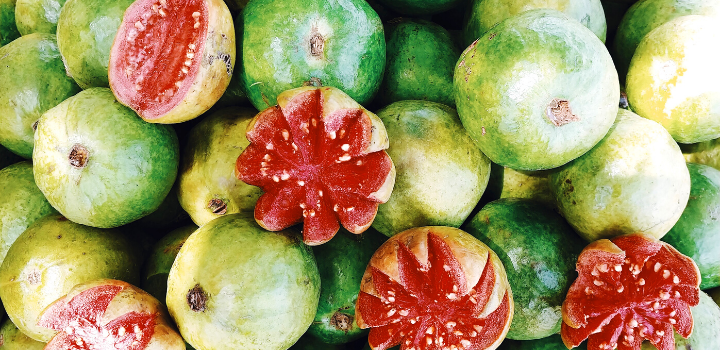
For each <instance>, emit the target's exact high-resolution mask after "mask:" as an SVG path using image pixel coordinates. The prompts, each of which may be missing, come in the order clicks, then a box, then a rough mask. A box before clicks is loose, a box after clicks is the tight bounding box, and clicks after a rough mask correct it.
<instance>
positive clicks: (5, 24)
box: [0, 0, 20, 47]
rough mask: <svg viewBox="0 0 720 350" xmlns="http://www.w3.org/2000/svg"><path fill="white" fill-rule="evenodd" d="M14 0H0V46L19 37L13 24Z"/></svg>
mask: <svg viewBox="0 0 720 350" xmlns="http://www.w3.org/2000/svg"><path fill="white" fill-rule="evenodd" d="M15 1H16V0H0V47H3V46H5V45H7V44H9V43H10V42H11V41H13V40H15V39H17V38H19V37H20V32H18V30H17V26H15Z"/></svg>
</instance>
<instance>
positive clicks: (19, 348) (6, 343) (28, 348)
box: [0, 318, 45, 350]
mask: <svg viewBox="0 0 720 350" xmlns="http://www.w3.org/2000/svg"><path fill="white" fill-rule="evenodd" d="M0 339H1V340H2V341H0V349H1V350H43V348H45V343H42V342H39V341H36V340H33V339H32V338H30V337H28V336H27V335H25V334H23V332H20V330H19V329H18V328H17V327H15V325H14V324H13V323H12V320H11V319H9V318H8V319H6V320H5V321H4V322H3V323H2V325H0Z"/></svg>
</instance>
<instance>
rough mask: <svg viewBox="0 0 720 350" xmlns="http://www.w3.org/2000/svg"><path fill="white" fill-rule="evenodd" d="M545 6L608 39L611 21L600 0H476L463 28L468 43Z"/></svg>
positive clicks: (603, 40) (473, 1) (601, 38)
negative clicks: (495, 27)
mask: <svg viewBox="0 0 720 350" xmlns="http://www.w3.org/2000/svg"><path fill="white" fill-rule="evenodd" d="M543 8H544V9H554V10H557V11H560V12H562V13H564V14H565V15H566V16H568V17H569V18H572V19H574V20H576V21H578V22H580V23H582V24H583V25H584V26H585V27H587V28H588V29H590V30H591V31H592V32H593V33H595V35H596V36H597V37H598V38H599V39H600V40H601V41H602V42H605V36H606V34H607V24H606V23H605V11H604V10H603V7H602V4H601V3H600V0H531V1H528V0H472V4H471V8H470V9H469V10H468V13H467V14H466V16H467V18H468V19H467V21H466V23H465V26H464V28H463V32H464V35H465V45H470V44H471V43H472V42H473V41H475V39H477V38H479V37H481V36H483V34H485V33H486V32H487V31H489V30H490V28H492V27H494V26H495V25H496V24H498V23H500V22H502V21H503V20H504V19H507V18H510V17H513V16H515V15H517V14H520V13H522V12H525V11H528V10H533V9H543Z"/></svg>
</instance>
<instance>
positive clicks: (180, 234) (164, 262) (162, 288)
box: [141, 225, 198, 304]
mask: <svg viewBox="0 0 720 350" xmlns="http://www.w3.org/2000/svg"><path fill="white" fill-rule="evenodd" d="M197 229H198V227H197V226H195V225H187V226H183V227H180V228H177V229H175V230H172V231H170V233H168V234H167V235H165V237H163V238H162V239H160V240H159V241H157V243H155V245H154V246H153V249H152V252H151V254H150V256H149V257H148V258H147V261H146V262H145V273H144V276H143V281H142V283H141V286H142V289H143V290H145V291H147V292H148V293H150V295H152V296H154V297H155V298H157V299H158V300H160V302H161V303H162V304H165V299H166V296H167V279H168V274H169V273H170V268H171V267H172V264H173V262H175V257H176V256H177V254H178V252H180V248H182V246H183V244H185V241H186V240H187V238H188V237H190V235H191V234H192V233H193V232H195V231H196V230H197Z"/></svg>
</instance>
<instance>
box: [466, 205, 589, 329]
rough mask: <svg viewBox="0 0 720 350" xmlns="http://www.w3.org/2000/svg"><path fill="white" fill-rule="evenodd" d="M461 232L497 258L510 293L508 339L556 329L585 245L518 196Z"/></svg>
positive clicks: (481, 215) (480, 215) (540, 207)
mask: <svg viewBox="0 0 720 350" xmlns="http://www.w3.org/2000/svg"><path fill="white" fill-rule="evenodd" d="M463 228H464V229H465V230H466V231H467V232H468V233H470V234H471V235H473V236H474V237H475V238H477V239H479V240H481V241H482V242H483V243H485V244H487V245H488V247H490V249H492V250H493V251H494V252H495V253H497V254H498V257H499V258H500V260H501V261H502V262H503V265H504V266H505V272H506V273H507V276H508V281H509V282H510V287H511V288H512V290H513V302H514V304H515V308H514V309H515V314H514V315H513V322H512V324H511V325H510V330H509V331H508V334H507V337H508V338H509V339H516V340H529V339H540V338H545V337H548V336H550V335H552V334H555V333H557V332H559V331H560V324H561V323H562V312H561V310H560V309H561V307H562V303H563V300H564V299H565V294H566V293H567V291H568V289H569V288H570V284H571V283H572V281H573V278H574V277H575V273H574V272H573V271H574V268H575V263H576V262H577V257H578V255H580V251H581V250H582V248H583V247H584V246H585V243H584V242H583V241H582V239H580V237H578V236H577V234H576V233H575V232H573V230H572V228H571V227H570V225H568V224H567V222H565V220H564V219H563V218H562V217H561V216H560V215H558V214H557V213H556V212H555V211H553V210H552V209H549V208H547V207H546V206H545V205H544V204H541V203H538V202H535V201H532V200H528V199H518V198H506V199H499V200H496V201H493V202H490V203H488V204H487V205H485V207H483V209H482V210H480V212H479V213H478V214H477V215H476V216H475V217H474V218H473V219H472V220H471V221H470V222H469V223H468V224H467V225H465V226H463Z"/></svg>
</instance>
